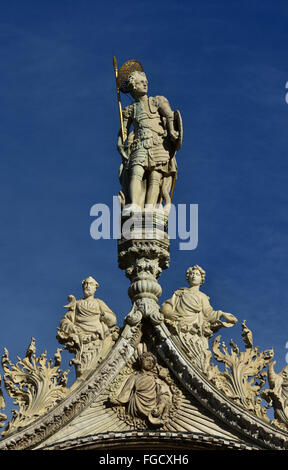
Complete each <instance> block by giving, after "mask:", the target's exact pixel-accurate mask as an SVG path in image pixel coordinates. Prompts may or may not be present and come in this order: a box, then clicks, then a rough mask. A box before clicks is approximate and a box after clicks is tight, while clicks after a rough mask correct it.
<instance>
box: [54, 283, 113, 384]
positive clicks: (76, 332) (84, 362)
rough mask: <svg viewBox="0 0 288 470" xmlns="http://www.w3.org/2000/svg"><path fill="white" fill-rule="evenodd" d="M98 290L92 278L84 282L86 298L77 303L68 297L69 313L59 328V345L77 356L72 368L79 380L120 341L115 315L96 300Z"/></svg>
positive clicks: (73, 360) (70, 296)
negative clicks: (62, 345) (95, 295)
mask: <svg viewBox="0 0 288 470" xmlns="http://www.w3.org/2000/svg"><path fill="white" fill-rule="evenodd" d="M97 287H98V282H97V281H95V279H93V278H92V277H91V276H89V277H88V278H87V279H84V280H83V281H82V288H83V293H84V297H83V298H82V299H80V300H76V298H75V297H74V296H73V295H69V297H68V301H69V303H68V304H67V305H65V308H67V309H68V311H67V313H66V315H64V317H63V318H62V320H61V323H60V328H58V334H57V339H58V341H59V343H60V344H64V345H65V348H66V349H67V350H68V351H69V352H71V353H73V354H75V357H74V358H73V359H72V360H71V361H70V364H74V365H75V369H76V376H77V378H78V377H80V376H83V374H84V373H88V372H89V371H91V369H92V368H93V367H95V366H96V365H97V364H98V363H99V362H100V361H101V360H102V359H103V358H104V357H106V356H107V354H108V352H109V351H110V350H111V348H112V346H113V344H114V343H115V341H116V340H117V339H118V337H119V330H120V328H118V327H117V326H115V325H116V316H115V314H114V313H113V312H112V310H110V308H109V307H108V306H107V305H106V304H105V302H103V300H100V299H96V298H94V294H95V292H96V289H97Z"/></svg>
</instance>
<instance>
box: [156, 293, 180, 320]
mask: <svg viewBox="0 0 288 470" xmlns="http://www.w3.org/2000/svg"><path fill="white" fill-rule="evenodd" d="M175 302H176V296H175V293H174V294H173V296H172V297H171V299H169V300H166V301H165V302H164V303H163V304H162V305H161V308H160V312H161V313H163V315H164V317H166V318H167V319H168V320H173V321H175V320H177V318H178V315H177V312H176V311H175Z"/></svg>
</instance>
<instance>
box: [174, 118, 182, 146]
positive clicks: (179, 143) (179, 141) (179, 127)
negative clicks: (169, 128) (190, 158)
mask: <svg viewBox="0 0 288 470" xmlns="http://www.w3.org/2000/svg"><path fill="white" fill-rule="evenodd" d="M174 129H175V130H176V131H177V132H179V136H178V139H177V141H176V142H175V150H176V152H177V151H178V150H179V149H180V148H181V146H182V141H183V124H182V117H181V114H180V111H178V109H176V110H175V111H174Z"/></svg>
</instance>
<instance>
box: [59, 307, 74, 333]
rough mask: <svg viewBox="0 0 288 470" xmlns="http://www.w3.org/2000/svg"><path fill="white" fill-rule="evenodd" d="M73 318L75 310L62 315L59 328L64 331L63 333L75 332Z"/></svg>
mask: <svg viewBox="0 0 288 470" xmlns="http://www.w3.org/2000/svg"><path fill="white" fill-rule="evenodd" d="M74 320H75V311H71V310H70V311H69V312H67V313H66V314H65V315H64V317H63V318H62V320H61V323H60V328H61V330H62V331H64V332H65V333H71V332H75V325H74Z"/></svg>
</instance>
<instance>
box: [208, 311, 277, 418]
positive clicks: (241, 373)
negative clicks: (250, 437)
mask: <svg viewBox="0 0 288 470" xmlns="http://www.w3.org/2000/svg"><path fill="white" fill-rule="evenodd" d="M220 338H221V336H217V337H216V338H215V339H214V341H213V343H212V350H213V353H214V358H215V359H216V360H217V361H219V362H222V363H224V364H225V370H224V371H223V372H221V371H220V370H219V369H218V367H217V366H214V367H211V368H210V370H209V378H210V380H211V381H212V383H213V384H215V386H216V387H217V389H218V390H221V391H222V392H223V393H224V394H225V395H226V396H227V397H229V398H230V399H232V400H233V401H235V402H236V403H238V404H240V405H242V406H244V407H245V408H246V409H247V410H249V411H251V412H252V413H254V414H256V415H257V416H259V417H260V418H262V419H265V420H266V421H269V418H268V417H267V415H266V409H267V407H265V406H261V403H262V400H261V395H260V389H261V388H262V387H263V385H264V384H265V380H266V375H267V372H266V371H264V370H263V369H264V368H265V367H266V366H267V364H268V363H269V361H271V359H272V358H273V355H274V352H273V350H267V351H264V352H259V351H258V347H257V346H256V347H253V336H252V332H251V330H249V328H248V327H247V326H246V322H245V320H244V321H243V322H242V338H243V340H244V343H245V351H244V352H240V350H239V347H238V346H237V345H236V344H235V343H234V342H233V340H231V341H230V347H231V348H230V352H229V351H228V348H227V346H226V344H225V342H224V341H223V342H220Z"/></svg>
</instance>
